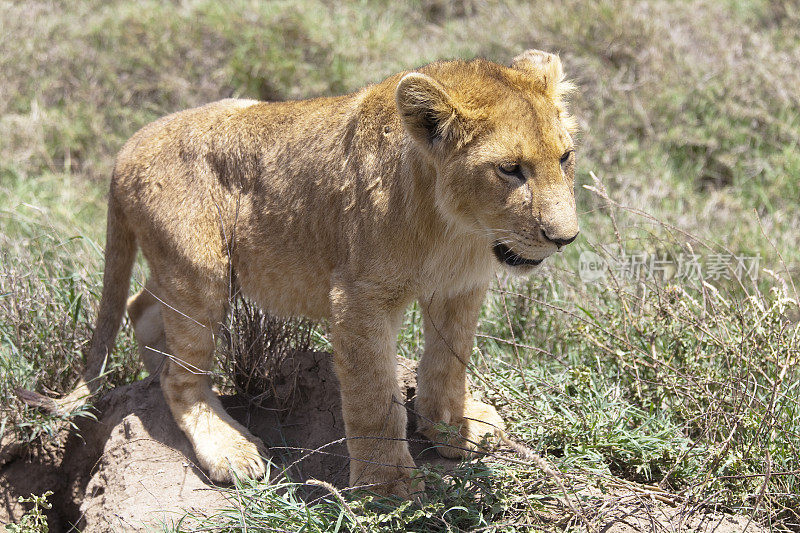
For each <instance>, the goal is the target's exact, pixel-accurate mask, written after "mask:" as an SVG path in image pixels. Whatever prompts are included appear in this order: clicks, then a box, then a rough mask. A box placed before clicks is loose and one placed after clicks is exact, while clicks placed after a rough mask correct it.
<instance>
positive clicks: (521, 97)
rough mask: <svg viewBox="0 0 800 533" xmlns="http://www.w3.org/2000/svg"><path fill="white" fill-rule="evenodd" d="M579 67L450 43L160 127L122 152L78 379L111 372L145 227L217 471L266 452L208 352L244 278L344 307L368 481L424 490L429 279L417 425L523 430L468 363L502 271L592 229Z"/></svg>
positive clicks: (194, 412)
mask: <svg viewBox="0 0 800 533" xmlns="http://www.w3.org/2000/svg"><path fill="white" fill-rule="evenodd" d="M563 80H564V75H563V72H562V67H561V62H560V61H559V59H558V57H557V56H555V55H551V54H548V53H545V52H540V51H536V50H529V51H527V52H525V53H523V54H521V55H520V56H518V57H517V58H515V59H514V60H513V62H512V63H511V65H510V66H509V67H506V66H503V65H498V64H496V63H492V62H489V61H485V60H482V59H476V60H473V61H468V62H465V61H447V62H436V63H432V64H430V65H427V66H425V67H422V68H420V69H418V70H415V71H411V72H402V73H400V74H396V75H394V76H391V77H390V78H388V79H386V80H385V81H383V82H381V83H378V84H376V85H371V86H368V87H365V88H363V89H361V90H360V91H357V92H355V93H353V94H348V95H345V96H337V97H333V98H316V99H312V100H304V101H297V102H257V101H252V100H223V101H220V102H215V103H212V104H208V105H205V106H202V107H199V108H196V109H190V110H188V111H182V112H179V113H175V114H172V115H169V116H166V117H164V118H162V119H160V120H157V121H156V122H153V123H152V124H150V125H148V126H145V127H144V128H142V129H141V130H140V131H139V132H137V133H136V134H135V135H134V136H133V137H132V138H131V139H130V140H129V141H128V142H127V143H126V144H125V146H124V147H123V148H122V151H121V152H120V153H119V156H118V158H117V161H116V166H115V168H114V173H113V177H112V180H111V189H110V193H109V204H108V230H107V231H108V235H107V244H106V252H105V261H106V263H105V274H104V278H103V293H102V299H101V301H100V310H99V317H98V320H97V327H96V330H95V335H94V338H93V339H92V347H91V349H90V353H89V355H88V365H87V370H86V374H85V375H86V378H85V380H84V381H83V382H82V384H81V386H80V387H79V389H78V390H76V392H75V393H73V395H71V396H70V397H68V400H69V399H70V398H77V397H78V396H81V395H83V396H85V395H86V394H88V393H89V392H91V391H94V390H96V386H97V379H96V376H97V375H98V374H99V371H100V369H101V368H102V366H103V362H104V359H105V357H106V356H107V355H108V354H109V353H110V352H111V350H112V347H113V346H114V338H115V336H116V334H117V330H118V328H119V325H120V321H121V319H122V315H123V313H124V312H125V302H126V298H127V295H128V288H129V283H130V279H129V278H130V275H131V269H132V266H133V263H134V258H135V256H136V251H137V248H141V250H142V252H143V254H144V256H145V258H146V259H147V262H148V263H149V266H150V273H151V277H150V279H149V280H148V282H147V285H146V288H145V290H143V291H142V292H141V293H139V294H138V295H136V296H135V297H133V298H132V299H131V302H130V306H129V309H130V312H131V317H132V319H133V321H134V324H135V327H136V334H137V336H138V337H139V339H140V344H142V345H143V346H144V345H147V346H150V347H151V348H154V349H155V350H156V351H152V350H145V349H143V351H144V352H147V354H148V355H149V356H148V358H147V359H148V366H149V367H150V369H151V371H155V368H156V367H157V365H158V364H163V370H162V372H161V384H162V387H163V390H164V395H165V397H166V400H167V403H168V404H169V407H170V409H171V411H172V414H173V416H174V417H175V420H176V422H177V423H178V425H179V426H180V427H181V429H182V430H183V431H184V432H185V433H186V436H187V437H188V438H189V440H190V441H191V443H192V446H193V447H194V450H195V452H196V454H197V459H198V460H199V463H200V465H201V466H202V467H203V468H204V469H205V470H207V471H208V474H209V476H210V477H211V479H213V480H215V481H223V482H224V481H230V480H231V478H232V472H235V473H236V474H238V475H244V476H252V477H259V476H262V475H263V474H264V472H265V466H264V461H263V459H262V457H261V454H262V452H263V445H262V443H261V442H260V441H259V439H257V438H256V437H254V436H253V435H251V434H250V433H249V432H248V431H247V429H246V428H244V427H243V426H241V425H240V424H238V423H237V422H235V421H234V420H233V419H232V418H231V417H230V416H229V415H228V414H227V413H226V412H225V410H224V409H223V408H222V405H221V404H220V402H219V400H218V399H217V397H216V395H215V394H214V392H213V391H212V388H211V382H210V379H209V375H208V372H207V371H208V370H209V369H210V368H211V364H212V356H213V353H214V345H215V338H216V334H217V332H218V330H219V327H220V324H221V322H222V321H223V320H224V318H225V314H226V311H227V307H228V299H229V294H230V291H231V287H234V289H235V290H241V291H242V293H243V294H244V295H246V296H247V297H248V298H249V299H251V300H252V301H254V302H257V303H258V304H259V305H260V306H262V307H263V309H265V310H267V311H269V312H270V313H273V314H277V315H303V316H306V317H309V318H312V319H321V318H327V319H329V320H330V324H331V330H332V333H331V335H332V342H333V347H334V364H335V368H336V372H337V375H338V377H339V381H340V384H341V394H342V410H343V415H344V421H345V425H346V433H347V438H348V441H347V445H348V449H349V452H350V457H351V464H350V483H351V484H352V485H354V486H356V485H357V486H369V487H371V488H373V489H374V490H376V491H378V492H381V493H384V494H394V495H397V496H400V497H408V495H409V492H410V491H411V490H412V483H411V481H412V473H413V468H414V460H413V459H412V458H411V455H410V454H409V451H408V446H407V444H406V442H405V441H404V440H403V439H405V437H406V411H405V409H404V408H403V405H402V401H401V399H400V392H399V389H398V385H397V383H396V380H395V366H396V360H395V341H396V338H397V333H398V329H399V327H400V324H401V319H402V317H403V311H404V309H405V308H406V306H408V305H409V303H410V302H412V301H414V300H418V301H419V302H420V305H421V307H422V310H423V314H424V323H425V337H426V338H425V351H424V354H423V356H422V360H421V362H420V365H419V370H418V373H419V375H418V388H417V398H416V411H417V412H418V413H419V417H418V421H417V424H418V425H417V427H418V428H419V431H421V432H422V433H423V434H425V435H427V436H428V437H429V438H430V439H431V440H433V441H435V442H438V443H440V444H441V445H440V447H439V448H438V449H439V451H440V453H441V454H442V455H444V456H447V457H466V456H468V455H470V453H471V451H472V450H475V449H476V446H477V445H478V443H480V442H481V439H482V437H483V436H484V435H485V434H487V433H488V434H490V435H492V436H493V437H494V438H495V439H496V438H498V437H500V436H501V435H502V430H503V422H502V420H501V419H500V417H499V416H498V414H497V411H495V409H494V408H493V407H490V406H489V405H485V404H483V403H480V402H477V401H474V400H473V399H472V398H471V396H470V394H469V391H468V390H467V387H466V374H465V370H466V364H467V362H468V360H469V358H470V353H471V350H472V346H473V342H474V340H473V339H474V333H475V327H476V323H477V320H478V314H479V310H480V307H481V302H482V301H483V298H484V294H485V292H486V288H487V285H488V284H489V281H490V280H491V279H492V277H493V273H494V272H495V270H496V269H497V268H498V267H504V268H506V269H508V270H510V271H512V272H514V273H519V274H528V273H530V272H533V271H534V270H535V269H536V267H537V265H539V264H540V263H541V262H542V261H544V260H545V259H546V258H547V257H548V256H549V255H550V254H552V253H553V252H555V251H557V250H558V249H559V248H561V247H562V246H564V245H566V244H569V243H570V242H572V241H573V240H574V239H575V237H576V236H577V234H578V221H577V217H576V211H575V198H574V190H573V179H574V168H575V152H574V148H573V140H572V134H573V132H574V130H575V121H574V119H573V118H572V117H571V116H570V115H569V114H568V112H567V110H566V108H565V105H564V102H563V97H564V95H565V94H566V93H567V92H568V91H569V90H570V88H571V86H570V85H569V84H568V83H566V82H564V81H563ZM157 351H162V352H164V353H166V354H168V357H167V358H166V359H164V358H161V360H160V361H159V360H157V359H158V358H157V357H153V354H154V353H156V352H157ZM439 423H444V424H447V425H451V426H457V427H459V428H460V433H458V434H456V435H455V436H453V435H452V434H451V435H449V436H448V435H446V434H440V433H439V432H438V431H437V429H436V428H437V427H441V425H440V424H439ZM421 488H422V487H421V485H415V486H414V488H413V490H420V489H421Z"/></svg>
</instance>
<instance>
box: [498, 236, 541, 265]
mask: <svg viewBox="0 0 800 533" xmlns="http://www.w3.org/2000/svg"><path fill="white" fill-rule="evenodd" d="M492 251H493V252H494V256H495V257H496V258H497V260H498V261H500V262H501V263H503V264H506V265H508V266H514V267H516V266H536V265H539V264H541V262H542V261H544V259H527V258H525V257H522V256H521V255H519V254H517V253H515V252H514V251H513V250H512V249H511V248H509V247H508V246H506V245H505V244H503V243H502V242H499V241H498V242H495V243H494V246H493V247H492Z"/></svg>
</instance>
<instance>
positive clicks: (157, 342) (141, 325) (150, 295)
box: [128, 279, 167, 375]
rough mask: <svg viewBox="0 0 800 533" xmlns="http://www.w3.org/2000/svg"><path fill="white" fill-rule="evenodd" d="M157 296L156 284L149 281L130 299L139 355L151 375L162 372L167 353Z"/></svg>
mask: <svg viewBox="0 0 800 533" xmlns="http://www.w3.org/2000/svg"><path fill="white" fill-rule="evenodd" d="M157 294H158V292H157V289H156V284H155V282H153V280H152V279H148V280H147V283H146V284H145V286H144V287H143V288H142V290H141V291H139V292H138V293H136V294H135V295H133V296H131V297H130V298H129V299H128V317H129V318H130V320H131V324H132V325H133V331H134V333H135V334H136V343H137V344H138V345H139V355H140V356H141V358H142V362H143V363H144V366H145V368H146V369H147V371H148V372H149V373H150V375H156V374H157V373H158V372H159V371H160V370H161V367H162V365H163V364H164V354H165V353H167V337H166V334H165V333H164V319H163V318H162V317H161V302H160V301H159V299H158V296H157Z"/></svg>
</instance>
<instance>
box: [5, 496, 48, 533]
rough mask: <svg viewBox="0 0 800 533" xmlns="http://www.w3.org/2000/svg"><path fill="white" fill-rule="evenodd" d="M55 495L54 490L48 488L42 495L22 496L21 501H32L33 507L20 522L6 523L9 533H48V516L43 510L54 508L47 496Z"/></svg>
mask: <svg viewBox="0 0 800 533" xmlns="http://www.w3.org/2000/svg"><path fill="white" fill-rule="evenodd" d="M52 495H53V491H52V490H48V491H47V492H45V493H44V494H42V495H41V496H36V495H35V494H31V495H30V497H29V498H25V497H23V496H20V497H19V499H18V500H17V501H19V503H30V504H33V507H32V508H31V509H30V510H28V512H26V513H25V514H24V515H22V518H20V520H19V522H18V523H16V524H8V525H6V531H7V533H47V532H48V531H50V528H49V527H48V526H47V516H46V515H45V514H44V512H43V511H48V510H50V509H52V507H53V504H52V503H50V502H48V501H47V498H49V497H50V496H52Z"/></svg>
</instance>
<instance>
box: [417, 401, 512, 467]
mask: <svg viewBox="0 0 800 533" xmlns="http://www.w3.org/2000/svg"><path fill="white" fill-rule="evenodd" d="M449 426H450V427H451V428H453V430H452V431H450V432H448V431H440V429H439V428H438V427H437V426H433V427H428V428H426V429H425V430H423V431H422V433H423V434H424V435H425V436H426V437H428V438H429V439H431V440H432V441H433V442H437V443H442V445H441V446H437V448H436V451H438V452H439V455H441V456H443V457H447V458H449V459H466V458H469V457H471V456H473V455H474V451H475V450H477V449H480V450H483V451H490V450H492V449H494V448H495V447H496V446H497V445H498V444H499V443H500V440H501V439H502V437H503V431H504V430H505V424H504V423H503V419H502V418H500V415H499V414H497V410H496V409H495V408H494V407H492V406H491V405H487V404H485V403H482V402H477V401H475V400H473V399H471V398H467V400H466V402H465V404H464V417H463V418H462V419H461V420H453V421H451V422H450V423H449Z"/></svg>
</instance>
